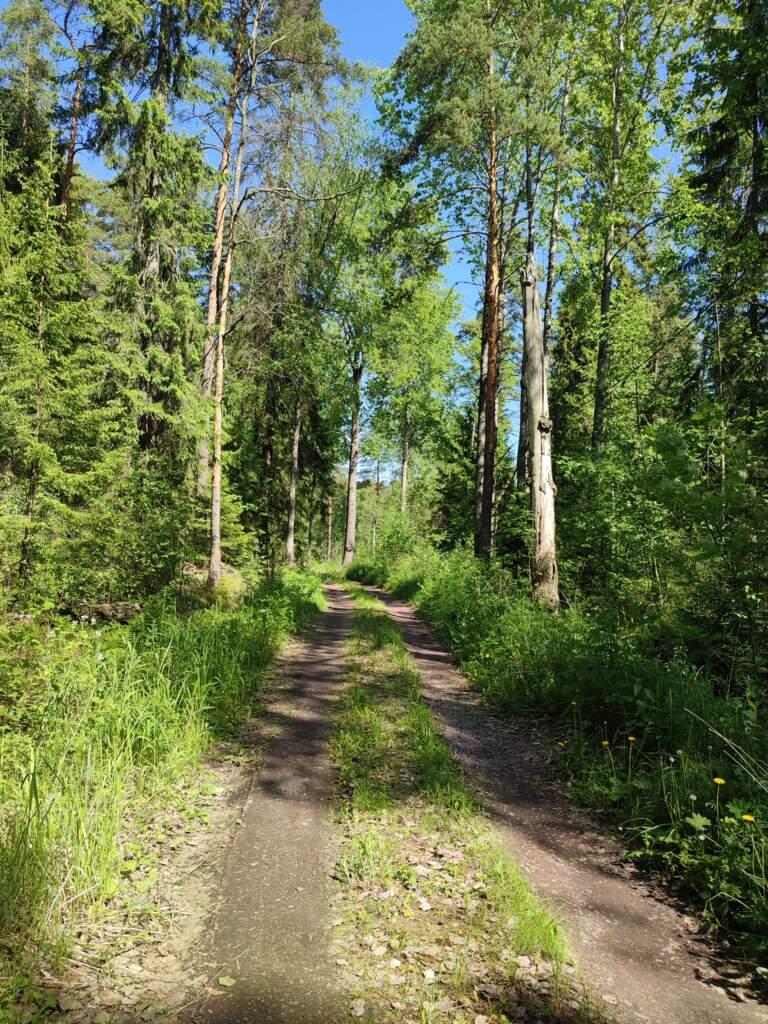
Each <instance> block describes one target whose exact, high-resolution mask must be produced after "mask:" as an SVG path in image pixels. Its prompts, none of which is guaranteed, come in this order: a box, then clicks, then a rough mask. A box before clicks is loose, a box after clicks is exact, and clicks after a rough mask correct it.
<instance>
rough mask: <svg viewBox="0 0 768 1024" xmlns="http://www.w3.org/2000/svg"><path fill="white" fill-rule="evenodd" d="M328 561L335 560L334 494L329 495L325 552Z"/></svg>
mask: <svg viewBox="0 0 768 1024" xmlns="http://www.w3.org/2000/svg"><path fill="white" fill-rule="evenodd" d="M325 559H326V561H327V562H330V561H332V560H333V495H331V494H329V495H328V544H327V548H326V552H325Z"/></svg>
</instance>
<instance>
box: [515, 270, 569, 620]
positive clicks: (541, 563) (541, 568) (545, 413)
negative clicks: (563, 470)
mask: <svg viewBox="0 0 768 1024" xmlns="http://www.w3.org/2000/svg"><path fill="white" fill-rule="evenodd" d="M521 284H522V292H523V317H524V326H525V339H526V345H527V360H526V386H527V392H528V437H529V449H530V457H529V464H530V481H531V505H532V512H533V531H534V539H533V551H532V552H531V581H532V585H533V593H534V596H535V597H536V599H537V600H538V601H540V602H541V603H542V604H545V605H547V607H549V608H551V609H552V610H553V611H554V610H556V609H557V608H558V607H559V605H560V595H559V588H558V571H557V549H556V526H555V495H556V493H557V488H556V487H555V481H554V477H553V474H552V420H551V419H550V416H549V380H548V369H549V368H548V365H547V363H548V361H547V356H546V353H545V351H544V336H543V331H542V324H541V300H540V297H539V284H538V277H537V270H536V257H535V254H534V253H532V252H529V253H528V258H527V261H526V265H525V270H524V271H523V273H522V275H521Z"/></svg>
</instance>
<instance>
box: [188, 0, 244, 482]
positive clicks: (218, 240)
mask: <svg viewBox="0 0 768 1024" xmlns="http://www.w3.org/2000/svg"><path fill="white" fill-rule="evenodd" d="M246 15H247V4H246V3H245V2H244V3H243V4H242V6H241V10H240V17H241V26H243V25H244V24H245V18H246ZM241 35H242V33H241ZM243 57H244V53H243V44H242V38H240V39H239V40H238V42H237V45H236V48H235V53H234V63H233V76H232V91H231V92H230V94H229V99H228V101H227V108H226V111H225V114H224V137H223V139H222V149H221V159H220V161H219V179H220V180H219V188H218V191H217V192H216V208H215V224H214V234H213V252H212V255H211V272H210V276H209V284H208V311H207V315H206V327H207V331H206V341H205V352H204V353H203V377H202V381H201V384H200V395H201V397H202V398H203V399H204V400H205V402H206V404H207V401H208V400H209V399H210V397H211V392H212V389H213V370H214V361H215V354H216V342H217V330H216V325H217V323H218V319H219V283H220V282H219V276H220V274H221V261H222V258H223V254H224V229H225V223H226V214H227V199H228V197H229V186H230V179H229V172H230V167H231V163H232V139H233V136H234V129H235V111H236V110H237V103H238V97H239V94H240V83H241V80H242V75H243V67H244V61H243ZM209 483H210V450H209V436H208V426H207V425H206V427H205V429H204V430H203V433H202V436H201V437H200V441H199V443H198V446H197V493H198V494H199V495H205V494H207V493H208V487H209Z"/></svg>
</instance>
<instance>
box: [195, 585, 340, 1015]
mask: <svg viewBox="0 0 768 1024" xmlns="http://www.w3.org/2000/svg"><path fill="white" fill-rule="evenodd" d="M326 593H327V596H328V600H329V608H328V611H327V612H325V613H324V614H323V615H322V616H320V617H319V618H318V620H317V621H316V624H315V629H314V631H313V632H312V633H311V634H310V635H309V636H308V637H307V638H306V639H305V640H303V641H302V642H300V643H297V644H293V645H291V646H290V647H289V648H288V649H287V651H286V652H285V653H284V654H283V655H282V656H281V658H280V659H278V663H277V666H276V667H277V671H278V672H279V673H281V674H282V675H284V676H287V677H288V678H289V679H290V680H291V682H292V684H293V685H292V687H289V689H288V695H289V696H288V701H287V702H286V704H285V705H284V706H279V707H273V708H271V709H270V719H271V721H272V722H273V723H275V724H276V725H277V727H278V728H279V733H278V735H277V737H276V738H275V739H274V740H273V741H272V742H271V743H270V744H269V745H268V747H267V750H266V753H265V761H264V764H263V765H262V766H260V767H259V768H258V770H256V771H255V772H254V774H253V778H252V781H251V788H250V792H249V794H248V798H247V800H246V803H245V808H244V810H243V814H242V825H241V827H240V829H239V831H238V834H237V837H236V839H235V841H234V842H233V844H232V846H231V848H230V850H229V853H228V855H227V859H226V863H225V864H224V866H223V870H222V874H221V877H222V883H221V884H222V892H221V895H220V898H219V901H218V905H217V907H216V909H215V911H214V914H213V919H212V921H211V922H210V923H209V940H208V942H207V943H206V944H205V945H206V947H207V957H204V961H205V962H204V965H203V966H204V968H205V970H207V971H208V972H209V974H210V976H211V977H212V979H218V981H217V988H215V989H214V990H213V991H214V992H216V993H217V994H216V995H214V994H213V993H211V994H210V995H209V997H208V998H207V999H205V1000H203V1001H202V1002H199V1003H197V1004H196V1005H195V1006H194V1007H193V1008H192V1009H191V1011H190V1013H189V1014H188V1016H187V1019H188V1020H193V1021H195V1022H198V1024H326V1022H328V1024H330V1022H331V1021H332V1020H333V1018H334V1014H335V1010H336V1009H337V1007H336V992H335V991H334V988H335V986H334V976H333V966H332V965H333V957H332V953H331V951H330V934H329V925H330V921H329V920H328V916H329V913H330V910H329V901H328V896H327V892H326V887H327V881H328V876H329V873H330V868H331V829H330V822H329V815H328V805H329V799H330V796H331V792H332V786H333V773H332V769H331V764H330V761H329V758H328V743H327V740H328V732H329V728H330V711H331V706H332V704H333V700H334V697H335V695H336V691H337V688H338V685H339V683H340V682H341V680H342V678H343V675H344V642H345V640H346V638H347V636H348V635H349V631H350V628H351V624H352V604H351V601H350V600H349V598H348V597H347V596H346V595H345V594H344V593H343V591H342V590H341V588H338V587H328V588H326ZM222 979H224V980H223V981H222ZM230 979H231V981H230ZM231 982H234V984H231ZM222 988H223V989H224V992H223V994H221V990H222Z"/></svg>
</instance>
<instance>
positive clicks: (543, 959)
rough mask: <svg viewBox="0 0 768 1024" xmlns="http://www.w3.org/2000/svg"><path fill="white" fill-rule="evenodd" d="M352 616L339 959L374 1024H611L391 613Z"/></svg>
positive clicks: (341, 768) (339, 715) (373, 606)
mask: <svg viewBox="0 0 768 1024" xmlns="http://www.w3.org/2000/svg"><path fill="white" fill-rule="evenodd" d="M350 591H351V593H352V594H353V596H354V600H355V607H356V614H355V622H354V629H353V634H352V637H351V639H350V642H349V671H348V675H347V681H346V686H345V689H344V692H343V694H342V697H341V699H340V701H339V703H338V707H337V712H336V716H335V722H334V730H333V736H332V743H331V749H332V755H333V760H334V763H335V766H336V770H337V775H338V787H337V800H336V805H337V814H338V818H339V821H340V823H341V826H342V830H343V839H342V841H341V845H340V850H339V854H338V860H337V865H336V877H337V879H338V881H339V883H340V887H339V892H338V895H337V899H338V902H339V907H340V911H341V915H342V916H341V917H340V918H339V920H338V921H337V924H338V925H339V926H340V929H339V935H338V938H337V952H338V953H340V954H342V955H341V956H340V957H339V959H338V960H337V963H338V964H339V965H340V966H341V967H343V968H346V970H347V972H348V977H347V978H346V979H345V980H346V987H347V989H348V990H349V992H350V996H349V999H350V1012H351V1014H352V1015H353V1016H354V1017H355V1018H357V1019H363V1020H365V1021H371V1022H373V1021H376V1022H385V1021H401V1020H404V1019H408V1020H411V1019H413V1020H419V1021H423V1022H428V1024H429V1022H435V1024H437V1022H443V1021H446V1022H448V1021H450V1022H452V1024H454V1022H455V1024H462V1022H467V1021H469V1022H473V1021H475V1020H476V1019H480V1018H486V1019H487V1020H489V1021H495V1022H504V1021H511V1020H516V1019H523V1017H525V1019H527V1020H541V1021H550V1020H557V1021H561V1022H565V1021H571V1020H598V1019H601V1018H600V1017H599V1015H597V1014H596V1013H595V1011H594V1010H591V1009H590V1008H589V1001H588V999H587V997H586V995H585V994H584V993H583V992H582V991H581V990H578V991H577V988H576V984H575V981H574V980H573V970H572V968H571V967H569V966H568V965H566V962H565V946H564V940H563V936H562V934H561V931H560V929H559V927H558V925H557V923H556V921H555V919H554V917H553V915H552V913H551V912H550V910H549V909H548V908H547V907H546V906H545V905H544V904H543V903H542V902H541V900H539V899H538V898H537V897H535V896H534V895H533V894H532V893H531V891H530V889H529V888H528V885H527V883H526V881H525V879H524V877H523V875H522V874H521V872H520V869H519V868H518V867H517V865H516V864H515V863H514V861H513V860H512V859H511V858H510V857H509V855H508V854H507V852H506V850H505V849H504V848H503V846H502V844H501V842H500V840H499V839H498V838H497V837H496V835H495V833H494V832H493V830H492V828H491V827H490V825H489V823H488V821H487V818H486V817H485V815H484V813H483V811H482V808H481V806H480V805H479V803H478V800H477V798H476V795H475V793H474V792H473V790H472V788H471V785H470V784H469V782H468V781H467V779H466V778H465V776H464V774H463V773H462V771H461V770H460V769H459V767H458V766H457V763H456V761H455V760H454V758H453V755H452V753H451V751H450V748H449V746H448V744H447V742H446V740H445V739H444V737H443V735H442V733H441V732H440V730H439V728H438V726H437V725H436V723H435V720H434V718H433V716H432V714H431V712H430V709H429V707H428V705H427V703H426V702H425V700H424V699H423V697H422V694H421V686H420V681H419V677H418V674H417V672H416V671H415V670H414V667H413V664H412V662H411V660H410V657H409V655H408V653H407V651H406V649H405V646H404V644H403V641H402V639H401V636H400V633H399V631H398V630H397V628H396V627H395V626H394V625H393V623H392V622H391V620H390V619H389V617H388V615H387V612H386V609H385V608H384V606H383V605H382V604H381V603H380V602H379V601H377V600H375V599H373V598H371V597H370V596H368V595H367V594H365V592H364V591H362V589H361V588H359V587H354V586H352V587H351V588H350Z"/></svg>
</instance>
